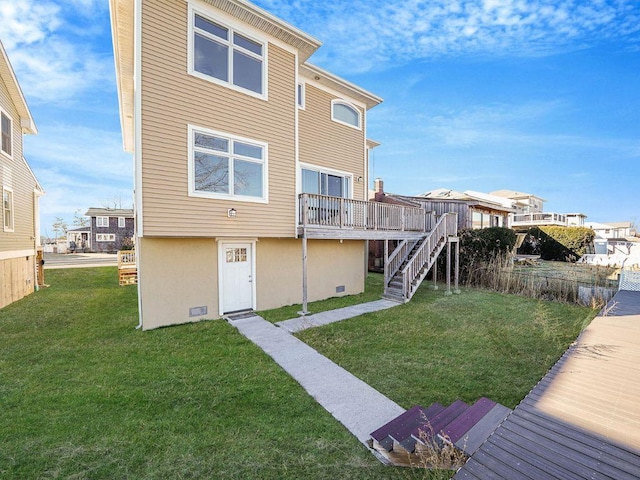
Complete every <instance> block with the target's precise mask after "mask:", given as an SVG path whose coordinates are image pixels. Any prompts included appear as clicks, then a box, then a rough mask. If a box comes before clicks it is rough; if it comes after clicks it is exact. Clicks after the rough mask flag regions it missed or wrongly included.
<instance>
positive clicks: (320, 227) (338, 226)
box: [298, 193, 437, 240]
mask: <svg viewBox="0 0 640 480" xmlns="http://www.w3.org/2000/svg"><path fill="white" fill-rule="evenodd" d="M299 214H300V217H299V220H298V235H299V236H305V237H306V238H325V239H332V238H337V239H359V240H399V239H416V240H417V239H419V238H422V237H424V235H425V233H427V232H429V231H431V229H432V227H433V226H434V225H435V224H436V220H437V219H436V215H435V214H434V213H433V212H431V211H427V210H424V209H423V208H417V207H405V206H400V205H392V204H388V203H380V202H366V201H362V200H352V199H348V198H340V197H329V196H326V195H314V194H309V193H303V194H301V195H300V196H299Z"/></svg>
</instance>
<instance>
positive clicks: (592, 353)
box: [454, 291, 640, 480]
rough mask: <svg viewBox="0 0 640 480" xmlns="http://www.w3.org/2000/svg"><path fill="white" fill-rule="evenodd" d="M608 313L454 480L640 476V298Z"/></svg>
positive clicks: (625, 296) (619, 302)
mask: <svg viewBox="0 0 640 480" xmlns="http://www.w3.org/2000/svg"><path fill="white" fill-rule="evenodd" d="M609 307H610V308H608V309H605V310H603V312H602V313H601V314H600V315H599V316H598V317H596V318H595V319H594V320H593V321H592V322H591V324H590V325H589V327H587V328H586V329H585V330H584V331H583V333H582V334H581V335H580V337H579V338H578V340H577V342H576V343H575V344H574V345H572V346H571V347H570V348H569V349H568V350H567V352H566V353H565V354H564V356H563V357H562V358H561V359H560V360H559V361H558V363H556V365H555V366H554V367H553V368H552V369H551V370H550V371H549V373H548V374H547V375H546V376H545V377H544V378H543V379H542V380H541V381H540V383H539V384H538V385H537V386H536V387H535V388H534V389H533V390H532V391H531V392H530V393H529V395H528V396H527V397H526V398H525V399H524V400H523V401H522V403H521V404H520V405H519V406H518V407H517V408H516V409H515V410H514V411H513V413H512V414H511V415H510V416H509V417H508V418H507V419H506V420H505V421H504V423H503V424H502V425H501V426H500V427H499V428H498V429H497V430H496V431H495V432H494V434H493V435H492V436H491V437H489V439H488V440H487V442H485V443H484V444H483V445H482V447H480V449H479V450H478V451H477V452H476V453H475V454H474V455H473V456H472V457H471V459H470V460H469V461H468V462H467V463H466V464H465V466H464V467H463V468H461V469H460V470H459V471H458V473H457V474H456V475H455V477H454V478H455V479H458V480H460V479H488V478H492V479H509V480H511V479H519V478H522V479H535V480H537V479H576V480H578V479H601V478H607V479H609V478H610V479H638V478H640V401H639V399H640V292H631V291H620V292H618V293H617V294H616V296H615V297H614V298H613V299H612V300H611V302H610V303H609Z"/></svg>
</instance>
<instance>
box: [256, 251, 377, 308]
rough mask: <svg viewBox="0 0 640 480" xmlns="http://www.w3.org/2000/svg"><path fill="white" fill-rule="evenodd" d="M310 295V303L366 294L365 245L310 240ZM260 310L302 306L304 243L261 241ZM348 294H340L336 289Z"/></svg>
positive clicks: (258, 285)
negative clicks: (338, 288) (294, 305)
mask: <svg viewBox="0 0 640 480" xmlns="http://www.w3.org/2000/svg"><path fill="white" fill-rule="evenodd" d="M307 247H308V248H307V294H308V300H309V301H310V302H313V301H316V300H323V299H325V298H329V297H337V296H343V295H354V294H357V293H361V292H363V291H364V275H365V273H364V272H365V268H364V261H365V242H364V241H353V240H352V241H347V240H345V241H343V242H342V243H340V241H339V240H309V242H308V246H307ZM256 250H257V255H256V257H257V259H256V262H257V263H256V276H257V281H258V284H257V309H258V310H269V309H271V308H278V307H282V306H285V305H292V304H296V303H301V302H302V240H299V239H279V240H277V239H260V241H258V244H257V249H256ZM339 286H344V287H345V291H344V292H341V293H336V287H339Z"/></svg>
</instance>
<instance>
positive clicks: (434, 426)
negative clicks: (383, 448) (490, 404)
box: [399, 400, 469, 452]
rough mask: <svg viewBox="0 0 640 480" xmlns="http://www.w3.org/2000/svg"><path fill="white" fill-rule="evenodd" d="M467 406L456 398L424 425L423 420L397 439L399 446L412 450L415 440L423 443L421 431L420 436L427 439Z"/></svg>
mask: <svg viewBox="0 0 640 480" xmlns="http://www.w3.org/2000/svg"><path fill="white" fill-rule="evenodd" d="M468 408H469V405H467V404H466V403H464V402H463V401H462V400H456V401H455V402H453V403H452V404H451V405H449V406H448V407H447V408H445V409H444V410H442V411H441V412H440V413H439V414H437V415H436V416H435V417H433V418H430V419H429V420H430V421H429V423H428V424H426V425H425V424H424V422H423V424H422V425H419V426H417V427H416V428H414V429H413V430H412V431H411V434H410V435H408V436H406V437H405V438H403V439H402V440H399V443H400V446H401V447H402V448H404V449H405V450H407V451H408V452H413V451H414V450H415V448H416V442H418V441H420V442H421V443H424V442H423V440H422V439H421V438H420V435H421V432H422V436H423V437H425V440H427V441H429V440H430V439H431V438H432V436H435V435H437V434H438V433H440V431H441V430H442V429H444V428H445V427H446V426H447V425H449V424H450V423H451V422H452V421H453V420H455V419H456V418H458V417H459V416H460V415H462V414H463V413H464V412H465V411H466V410H467V409H468Z"/></svg>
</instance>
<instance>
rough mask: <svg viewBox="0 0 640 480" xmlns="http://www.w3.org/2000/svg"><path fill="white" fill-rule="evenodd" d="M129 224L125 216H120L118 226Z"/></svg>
mask: <svg viewBox="0 0 640 480" xmlns="http://www.w3.org/2000/svg"><path fill="white" fill-rule="evenodd" d="M126 225H127V221H126V219H125V218H124V217H118V228H124V227H126Z"/></svg>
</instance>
